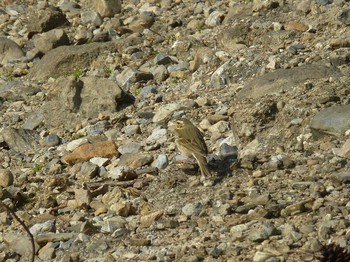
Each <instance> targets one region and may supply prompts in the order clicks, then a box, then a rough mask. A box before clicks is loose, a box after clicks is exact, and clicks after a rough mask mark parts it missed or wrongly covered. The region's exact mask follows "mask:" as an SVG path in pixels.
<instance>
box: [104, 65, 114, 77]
mask: <svg viewBox="0 0 350 262" xmlns="http://www.w3.org/2000/svg"><path fill="white" fill-rule="evenodd" d="M103 71H104V72H105V74H106V75H107V76H110V75H111V74H112V72H113V70H112V68H110V67H108V66H104V68H103Z"/></svg>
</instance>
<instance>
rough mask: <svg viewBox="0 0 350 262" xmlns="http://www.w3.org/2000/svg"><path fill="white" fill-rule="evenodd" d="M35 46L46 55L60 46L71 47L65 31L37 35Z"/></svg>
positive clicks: (51, 31) (56, 30)
mask: <svg viewBox="0 0 350 262" xmlns="http://www.w3.org/2000/svg"><path fill="white" fill-rule="evenodd" d="M34 45H35V47H36V48H37V49H38V50H39V51H40V52H42V53H44V54H46V53H47V52H48V51H50V50H51V49H54V48H56V47H58V46H61V45H69V38H68V35H67V34H66V32H65V31H64V30H62V29H53V30H50V31H48V32H46V33H42V34H41V35H36V36H35V37H34Z"/></svg>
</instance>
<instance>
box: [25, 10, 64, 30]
mask: <svg viewBox="0 0 350 262" xmlns="http://www.w3.org/2000/svg"><path fill="white" fill-rule="evenodd" d="M66 23H69V22H68V20H67V18H66V16H65V15H64V14H63V13H62V12H61V11H60V10H59V9H54V8H52V9H51V8H47V9H44V10H37V9H33V11H32V12H30V13H29V18H28V32H39V33H41V32H46V31H49V30H51V29H54V28H57V27H59V26H61V25H63V24H66Z"/></svg>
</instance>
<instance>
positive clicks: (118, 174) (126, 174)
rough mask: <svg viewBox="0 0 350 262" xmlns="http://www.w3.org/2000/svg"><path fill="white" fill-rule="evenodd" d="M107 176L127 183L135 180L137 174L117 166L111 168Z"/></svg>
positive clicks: (124, 167)
mask: <svg viewBox="0 0 350 262" xmlns="http://www.w3.org/2000/svg"><path fill="white" fill-rule="evenodd" d="M107 176H108V177H109V178H112V179H116V180H118V181H128V180H133V179H136V178H137V174H136V173H135V171H134V170H132V169H130V168H128V167H126V166H118V167H115V168H112V169H111V170H110V171H109V172H108V173H107Z"/></svg>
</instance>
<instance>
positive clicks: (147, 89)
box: [138, 86, 158, 98]
mask: <svg viewBox="0 0 350 262" xmlns="http://www.w3.org/2000/svg"><path fill="white" fill-rule="evenodd" d="M157 93H158V90H157V88H156V87H155V86H145V87H143V88H142V90H141V93H140V94H139V95H138V96H139V97H141V98H145V97H147V96H148V95H149V94H157Z"/></svg>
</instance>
